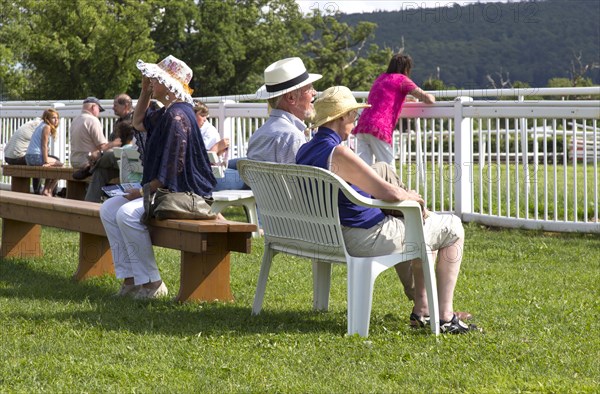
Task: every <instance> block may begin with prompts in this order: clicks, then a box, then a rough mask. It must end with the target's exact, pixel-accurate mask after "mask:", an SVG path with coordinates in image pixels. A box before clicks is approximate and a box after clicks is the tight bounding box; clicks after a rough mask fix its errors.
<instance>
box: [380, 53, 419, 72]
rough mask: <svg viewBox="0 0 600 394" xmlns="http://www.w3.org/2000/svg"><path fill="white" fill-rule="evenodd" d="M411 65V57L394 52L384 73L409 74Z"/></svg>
mask: <svg viewBox="0 0 600 394" xmlns="http://www.w3.org/2000/svg"><path fill="white" fill-rule="evenodd" d="M412 67H413V60H412V57H410V56H409V55H404V54H402V53H398V54H395V55H394V56H392V59H391V60H390V64H389V65H388V68H387V71H386V73H388V74H404V75H406V76H407V77H408V76H410V70H412Z"/></svg>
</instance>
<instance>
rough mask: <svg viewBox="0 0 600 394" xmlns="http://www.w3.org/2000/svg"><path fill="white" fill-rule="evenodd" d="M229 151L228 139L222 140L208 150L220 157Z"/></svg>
mask: <svg viewBox="0 0 600 394" xmlns="http://www.w3.org/2000/svg"><path fill="white" fill-rule="evenodd" d="M227 149H229V138H223V139H222V140H221V141H219V142H217V143H216V144H214V145H213V146H211V148H210V149H209V151H210V152H216V154H217V155H219V156H221V155H223V154H224V153H225V151H226V150H227Z"/></svg>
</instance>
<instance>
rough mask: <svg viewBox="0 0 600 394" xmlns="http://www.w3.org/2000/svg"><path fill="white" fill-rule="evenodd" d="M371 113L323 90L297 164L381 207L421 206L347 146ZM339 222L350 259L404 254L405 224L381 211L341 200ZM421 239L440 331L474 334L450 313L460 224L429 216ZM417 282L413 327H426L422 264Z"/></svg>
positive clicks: (340, 92)
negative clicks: (434, 286) (433, 258)
mask: <svg viewBox="0 0 600 394" xmlns="http://www.w3.org/2000/svg"><path fill="white" fill-rule="evenodd" d="M366 107H369V105H368V104H359V103H357V102H356V99H355V98H354V96H353V95H352V92H351V91H350V90H349V89H348V88H346V87H344V86H335V87H331V88H329V89H327V90H325V91H324V92H323V94H322V96H321V97H320V98H319V99H318V100H317V101H316V102H315V111H316V116H315V119H314V125H315V127H318V131H317V133H316V134H315V136H314V137H313V139H312V140H310V141H309V142H307V143H306V144H304V145H303V146H302V147H301V148H300V150H299V151H298V154H297V156H296V162H297V163H298V164H304V165H311V166H316V167H321V168H325V169H327V170H330V171H332V172H334V173H335V174H336V175H338V176H339V177H341V178H342V179H344V180H345V181H346V182H348V183H349V184H350V185H352V188H354V189H355V190H356V191H357V192H358V193H360V194H362V195H363V196H365V197H371V196H372V197H373V198H377V199H381V200H384V201H404V200H414V201H418V202H419V203H420V204H421V205H423V206H424V205H425V202H424V201H423V199H422V198H421V196H420V195H419V194H418V193H417V192H415V191H414V190H410V191H407V190H404V189H402V188H401V187H399V186H398V185H395V184H392V183H390V182H388V181H387V180H385V179H384V178H383V177H382V176H381V175H380V174H378V173H377V172H376V171H375V170H374V169H373V168H372V167H370V166H369V165H368V164H366V163H365V162H364V161H363V160H362V159H361V158H360V157H358V155H356V154H355V153H354V152H353V151H352V150H351V149H350V148H348V147H346V146H339V144H340V143H341V142H342V141H345V140H346V139H347V138H348V136H349V135H350V132H351V131H352V128H353V127H354V122H355V120H356V118H357V116H358V109H360V108H366ZM339 208H340V220H341V223H342V226H343V233H344V241H345V244H346V247H347V248H348V253H350V254H351V255H353V256H381V255H384V254H390V253H393V252H395V251H398V250H403V248H404V231H405V230H404V221H403V219H401V218H397V217H394V216H389V215H386V214H385V213H384V212H382V211H381V210H380V209H376V208H368V207H363V206H359V205H356V204H354V203H352V202H350V201H349V200H348V199H347V198H345V197H344V196H342V195H340V202H339ZM424 226H425V237H426V242H427V243H428V246H430V247H431V249H432V250H434V251H439V252H440V253H439V260H438V263H437V268H436V275H437V280H438V282H437V283H438V297H439V303H440V319H441V322H440V323H441V324H440V329H441V331H442V332H444V333H452V334H458V333H464V332H468V331H470V330H474V329H476V326H474V325H467V324H465V323H463V322H462V321H461V320H460V318H459V317H460V315H461V314H462V315H465V316H469V315H468V314H466V313H464V312H463V313H460V312H456V313H455V312H454V310H453V306H452V301H453V296H454V287H455V285H456V280H457V278H458V272H459V269H460V263H461V259H462V251H463V243H464V230H463V227H462V223H461V221H460V219H459V218H458V217H456V216H454V215H449V214H448V215H441V214H440V215H436V214H434V213H430V214H429V216H428V217H427V219H426V220H425V225H424ZM413 275H414V280H415V297H414V307H413V310H412V313H411V315H410V321H411V325H413V326H415V327H424V326H425V325H426V324H427V323H428V319H429V308H428V305H427V294H426V291H425V286H424V279H423V268H422V265H421V261H420V260H416V261H413Z"/></svg>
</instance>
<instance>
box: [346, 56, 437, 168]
mask: <svg viewBox="0 0 600 394" xmlns="http://www.w3.org/2000/svg"><path fill="white" fill-rule="evenodd" d="M412 66H413V62H412V58H411V57H410V56H408V55H403V54H396V55H394V56H393V57H392V59H391V60H390V64H389V65H388V69H387V71H386V72H385V73H383V74H381V75H379V76H378V77H377V79H376V80H375V82H373V86H372V87H371V91H370V92H369V97H368V99H367V102H368V103H369V104H371V107H370V108H365V109H364V110H363V111H362V114H361V115H360V119H359V120H358V125H357V126H356V128H355V129H354V134H356V139H357V150H356V153H357V154H358V156H360V158H361V159H363V160H364V161H365V162H366V163H367V164H373V163H374V162H379V161H383V162H386V163H388V164H390V165H391V166H392V167H393V168H396V166H395V164H394V154H393V147H392V134H393V132H394V127H395V126H396V124H397V123H398V118H399V117H400V111H401V110H402V105H403V104H404V100H405V99H406V96H407V95H409V94H410V95H411V96H413V97H416V98H417V99H419V100H421V101H423V102H424V103H427V104H432V103H435V97H433V95H431V94H429V93H425V92H424V91H423V90H422V89H421V88H419V87H418V86H417V85H416V84H415V83H414V82H413V81H412V80H411V79H410V78H409V76H410V71H411V69H412Z"/></svg>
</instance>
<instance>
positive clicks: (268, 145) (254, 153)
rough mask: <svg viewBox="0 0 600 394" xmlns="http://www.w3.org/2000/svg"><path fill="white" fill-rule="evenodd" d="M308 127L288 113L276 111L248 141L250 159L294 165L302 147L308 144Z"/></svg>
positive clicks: (273, 111) (272, 112)
mask: <svg viewBox="0 0 600 394" xmlns="http://www.w3.org/2000/svg"><path fill="white" fill-rule="evenodd" d="M305 128H306V125H305V124H304V122H302V121H301V120H300V119H298V118H297V117H296V116H294V115H292V114H291V113H289V112H287V111H283V110H280V109H274V110H272V111H271V115H270V116H269V119H268V120H267V121H266V122H265V124H264V125H262V126H261V127H260V128H259V129H258V130H256V131H255V132H254V134H252V136H251V137H250V140H249V141H248V154H247V156H248V159H250V160H258V161H271V162H274V163H283V164H293V163H295V162H296V153H298V149H300V146H302V145H303V144H305V143H306V137H305V135H304V129H305Z"/></svg>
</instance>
